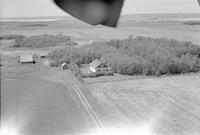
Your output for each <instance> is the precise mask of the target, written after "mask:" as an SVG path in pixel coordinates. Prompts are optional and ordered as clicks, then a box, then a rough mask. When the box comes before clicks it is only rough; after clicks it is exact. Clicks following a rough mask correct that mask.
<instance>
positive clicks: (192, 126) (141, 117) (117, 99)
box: [84, 74, 200, 135]
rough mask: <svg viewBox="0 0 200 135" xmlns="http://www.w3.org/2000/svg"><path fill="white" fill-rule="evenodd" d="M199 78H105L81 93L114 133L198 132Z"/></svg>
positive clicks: (187, 134)
mask: <svg viewBox="0 0 200 135" xmlns="http://www.w3.org/2000/svg"><path fill="white" fill-rule="evenodd" d="M199 82H200V74H190V75H179V76H173V77H161V78H147V79H138V80H129V81H117V82H108V83H106V82H104V83H94V84H90V85H89V86H88V88H87V89H86V90H85V91H84V93H85V95H86V97H87V98H88V99H89V101H90V103H91V105H92V107H93V108H94V110H95V111H96V112H97V115H98V116H99V118H100V119H101V120H102V123H104V124H105V125H106V127H109V128H108V129H110V130H111V131H113V132H114V133H118V132H121V133H126V132H127V134H128V135H129V134H134V133H138V134H141V135H154V134H155V135H169V134H171V135H178V134H182V135H198V134H199V133H200V117H199V114H200V104H199V103H200V93H199V91H200V83H199ZM113 129H114V130H113ZM131 129H132V130H131ZM127 130H128V131H127Z"/></svg>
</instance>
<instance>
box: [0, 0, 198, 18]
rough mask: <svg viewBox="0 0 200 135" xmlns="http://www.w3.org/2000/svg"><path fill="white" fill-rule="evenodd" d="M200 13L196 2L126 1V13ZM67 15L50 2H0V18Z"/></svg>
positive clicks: (189, 0)
mask: <svg viewBox="0 0 200 135" xmlns="http://www.w3.org/2000/svg"><path fill="white" fill-rule="evenodd" d="M179 12H189V13H200V7H199V5H198V3H197V0H126V1H125V5H124V7H123V12H122V13H123V14H127V13H179ZM56 15H59V16H62V15H67V14H66V13H64V12H63V11H62V10H60V9H59V8H57V7H56V6H55V5H54V4H53V2H52V0H0V17H30V16H56Z"/></svg>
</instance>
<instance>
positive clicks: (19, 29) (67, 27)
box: [0, 14, 200, 44]
mask: <svg viewBox="0 0 200 135" xmlns="http://www.w3.org/2000/svg"><path fill="white" fill-rule="evenodd" d="M31 20H33V21H31ZM199 20H200V14H135V15H125V16H122V17H121V19H120V23H119V27H118V28H117V29H113V28H107V27H103V26H97V27H93V26H90V25H87V24H85V23H82V22H80V21H78V20H75V19H74V18H72V17H51V18H28V19H27V18H21V19H10V20H9V19H5V20H2V21H1V22H0V24H1V26H0V28H1V33H0V34H1V35H6V34H22V35H25V36H31V35H37V34H60V33H62V34H64V35H70V36H73V39H74V40H75V41H77V42H78V43H80V44H86V43H88V42H91V41H97V40H108V39H111V38H125V37H127V36H129V35H133V36H138V35H143V36H150V37H165V38H174V39H177V40H181V41H191V42H193V43H195V44H200V34H199V33H200V27H199V25H186V24H184V22H188V21H199ZM6 21H7V22H6ZM39 24H43V25H41V26H40V25H39ZM44 24H45V25H44Z"/></svg>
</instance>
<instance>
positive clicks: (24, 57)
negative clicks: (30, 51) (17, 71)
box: [19, 55, 35, 64]
mask: <svg viewBox="0 0 200 135" xmlns="http://www.w3.org/2000/svg"><path fill="white" fill-rule="evenodd" d="M19 62H20V63H21V64H29V63H32V64H35V61H34V59H33V56H32V55H22V56H20V58H19Z"/></svg>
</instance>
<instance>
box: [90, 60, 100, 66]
mask: <svg viewBox="0 0 200 135" xmlns="http://www.w3.org/2000/svg"><path fill="white" fill-rule="evenodd" d="M101 64H102V62H101V61H100V60H99V59H95V60H94V61H92V62H91V63H90V66H91V67H93V68H97V67H98V66H100V65H101Z"/></svg>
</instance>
